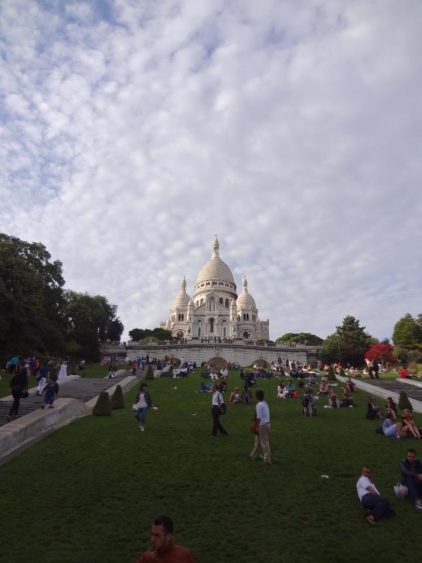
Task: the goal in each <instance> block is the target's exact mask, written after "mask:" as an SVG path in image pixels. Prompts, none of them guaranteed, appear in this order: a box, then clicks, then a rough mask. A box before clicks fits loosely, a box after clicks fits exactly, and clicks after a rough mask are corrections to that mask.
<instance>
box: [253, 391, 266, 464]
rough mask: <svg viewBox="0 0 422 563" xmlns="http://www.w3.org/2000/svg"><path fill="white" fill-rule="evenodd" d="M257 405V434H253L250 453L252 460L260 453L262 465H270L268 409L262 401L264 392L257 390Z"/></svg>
mask: <svg viewBox="0 0 422 563" xmlns="http://www.w3.org/2000/svg"><path fill="white" fill-rule="evenodd" d="M255 397H256V399H257V404H256V407H255V412H256V421H257V426H258V433H257V434H255V443H254V447H253V450H252V451H251V453H250V457H251V458H252V459H256V458H257V457H258V455H259V453H260V451H261V452H262V456H263V458H264V463H266V464H268V465H270V464H271V448H270V430H271V423H270V408H269V406H268V404H267V403H266V402H265V401H264V391H263V390H262V389H258V390H257V391H256V392H255Z"/></svg>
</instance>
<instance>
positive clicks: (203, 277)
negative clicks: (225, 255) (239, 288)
mask: <svg viewBox="0 0 422 563" xmlns="http://www.w3.org/2000/svg"><path fill="white" fill-rule="evenodd" d="M212 250H213V252H212V257H211V259H210V260H208V262H206V263H205V264H204V265H203V266H202V268H201V270H200V271H199V274H198V277H197V278H196V285H198V284H200V283H202V282H204V281H207V280H218V281H223V282H228V283H231V284H233V285H234V286H236V284H235V283H234V278H233V274H232V272H231V270H230V268H229V267H228V266H227V264H226V263H225V262H223V260H221V258H220V256H219V253H218V251H219V244H218V240H217V237H216V238H215V240H214V243H213V248H212Z"/></svg>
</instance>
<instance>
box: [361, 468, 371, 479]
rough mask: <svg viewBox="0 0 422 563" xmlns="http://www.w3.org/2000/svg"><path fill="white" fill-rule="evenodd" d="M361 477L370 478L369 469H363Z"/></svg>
mask: <svg viewBox="0 0 422 563" xmlns="http://www.w3.org/2000/svg"><path fill="white" fill-rule="evenodd" d="M362 475H363V476H364V477H368V479H370V478H371V470H370V469H369V467H363V469H362Z"/></svg>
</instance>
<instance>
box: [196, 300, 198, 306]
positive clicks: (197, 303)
mask: <svg viewBox="0 0 422 563" xmlns="http://www.w3.org/2000/svg"><path fill="white" fill-rule="evenodd" d="M196 306H197V307H199V299H198V301H197V302H196Z"/></svg>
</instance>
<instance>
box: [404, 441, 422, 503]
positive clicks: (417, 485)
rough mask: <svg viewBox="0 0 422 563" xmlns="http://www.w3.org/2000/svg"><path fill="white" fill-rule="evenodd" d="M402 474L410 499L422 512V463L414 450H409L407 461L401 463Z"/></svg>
mask: <svg viewBox="0 0 422 563" xmlns="http://www.w3.org/2000/svg"><path fill="white" fill-rule="evenodd" d="M400 473H401V477H402V483H403V485H406V487H407V490H408V494H409V498H410V499H411V501H412V502H413V503H414V505H415V507H416V508H417V509H418V510H422V500H421V498H422V461H420V460H419V459H416V452H415V450H414V449H413V448H409V449H408V450H407V455H406V459H403V460H402V461H401V462H400Z"/></svg>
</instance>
